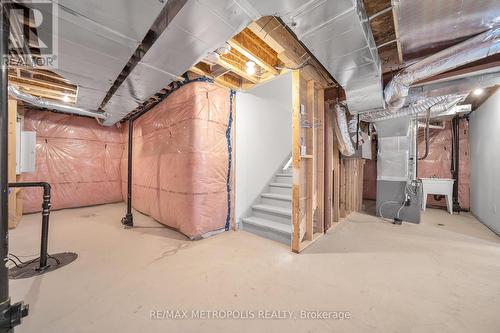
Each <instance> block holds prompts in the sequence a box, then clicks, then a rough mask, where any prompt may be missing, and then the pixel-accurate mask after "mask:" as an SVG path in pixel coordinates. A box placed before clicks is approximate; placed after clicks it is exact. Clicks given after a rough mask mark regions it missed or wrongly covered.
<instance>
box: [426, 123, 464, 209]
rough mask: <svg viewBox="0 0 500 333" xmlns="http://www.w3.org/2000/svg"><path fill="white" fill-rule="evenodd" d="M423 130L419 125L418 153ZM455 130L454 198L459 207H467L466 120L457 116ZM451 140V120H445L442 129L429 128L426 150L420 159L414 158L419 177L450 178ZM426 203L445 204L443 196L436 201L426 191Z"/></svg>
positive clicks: (443, 205)
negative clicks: (456, 187)
mask: <svg viewBox="0 0 500 333" xmlns="http://www.w3.org/2000/svg"><path fill="white" fill-rule="evenodd" d="M424 130H425V129H423V128H420V129H419V144H418V154H419V156H423V155H424V153H425V140H424V136H423V132H424ZM459 134H460V142H459V146H460V152H459V168H458V173H459V175H458V201H459V203H460V207H461V208H464V209H469V208H470V203H469V201H470V200H469V169H470V167H469V161H470V159H469V157H470V156H469V124H468V122H467V120H465V119H461V120H460V127H459ZM452 141H453V140H452V131H451V121H446V122H445V128H444V129H430V131H429V154H428V156H427V157H426V158H425V159H424V160H421V161H418V177H419V178H433V177H435V178H447V179H451V178H453V173H452ZM427 205H428V206H440V207H446V200H445V199H444V198H441V199H440V200H439V201H438V200H435V198H434V196H432V195H429V197H428V198H427Z"/></svg>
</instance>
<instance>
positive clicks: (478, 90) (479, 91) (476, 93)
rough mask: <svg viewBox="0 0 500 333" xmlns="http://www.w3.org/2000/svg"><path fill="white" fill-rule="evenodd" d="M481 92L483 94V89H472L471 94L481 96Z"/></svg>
mask: <svg viewBox="0 0 500 333" xmlns="http://www.w3.org/2000/svg"><path fill="white" fill-rule="evenodd" d="M483 92H484V89H481V88H478V89H474V91H473V92H472V94H474V96H481V95H482V94H483Z"/></svg>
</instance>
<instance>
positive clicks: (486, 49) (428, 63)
mask: <svg viewBox="0 0 500 333" xmlns="http://www.w3.org/2000/svg"><path fill="white" fill-rule="evenodd" d="M499 39H500V28H493V29H491V30H488V31H486V32H483V33H481V34H479V35H477V36H475V37H473V38H470V39H468V40H466V41H464V42H462V43H459V44H457V45H455V46H452V47H450V48H448V49H445V50H443V51H441V52H438V53H436V54H434V55H432V56H429V57H427V58H425V59H424V60H421V61H419V62H417V63H415V64H413V65H410V66H408V67H407V68H406V69H404V70H402V71H401V72H399V73H398V74H396V75H395V76H394V78H393V79H392V80H391V82H389V84H388V85H387V86H386V87H385V89H384V98H385V101H386V103H387V104H388V106H389V109H392V110H394V111H396V110H398V109H400V108H402V107H403V106H404V104H405V100H406V97H407V96H408V91H409V89H410V86H411V85H412V84H413V83H415V82H418V81H421V80H423V79H426V78H429V77H432V76H434V75H437V74H440V73H444V72H446V71H449V70H452V69H455V68H457V67H460V66H463V65H466V64H468V63H471V62H473V61H476V60H480V59H483V58H486V57H488V56H492V55H494V54H497V53H499V52H500V41H499Z"/></svg>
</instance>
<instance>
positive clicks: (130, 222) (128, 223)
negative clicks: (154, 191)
mask: <svg viewBox="0 0 500 333" xmlns="http://www.w3.org/2000/svg"><path fill="white" fill-rule="evenodd" d="M133 136H134V117H130V118H129V120H128V151H127V168H128V171H127V214H126V215H125V217H123V218H122V224H123V225H124V226H125V227H126V228H132V227H133V226H134V215H132V138H133Z"/></svg>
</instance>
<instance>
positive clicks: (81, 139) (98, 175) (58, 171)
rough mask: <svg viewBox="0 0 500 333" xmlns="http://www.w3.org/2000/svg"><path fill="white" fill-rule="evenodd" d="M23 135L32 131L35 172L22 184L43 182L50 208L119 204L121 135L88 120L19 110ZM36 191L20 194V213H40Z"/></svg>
mask: <svg viewBox="0 0 500 333" xmlns="http://www.w3.org/2000/svg"><path fill="white" fill-rule="evenodd" d="M24 130H25V131H35V132H36V167H35V172H34V173H23V174H22V176H21V181H23V182H48V183H49V184H50V185H51V186H52V209H62V208H72V207H82V206H91V205H98V204H105V203H113V202H119V201H122V200H123V197H122V193H121V187H120V185H121V176H120V161H121V158H122V154H123V138H122V134H121V130H120V129H118V128H115V127H103V126H100V125H99V124H98V123H97V122H96V121H95V120H94V119H91V118H84V117H78V116H70V115H64V114H58V113H52V112H44V111H31V110H24ZM42 192H43V191H42V189H31V188H30V189H28V188H26V189H23V212H24V213H33V212H38V211H40V210H41V205H42Z"/></svg>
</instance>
